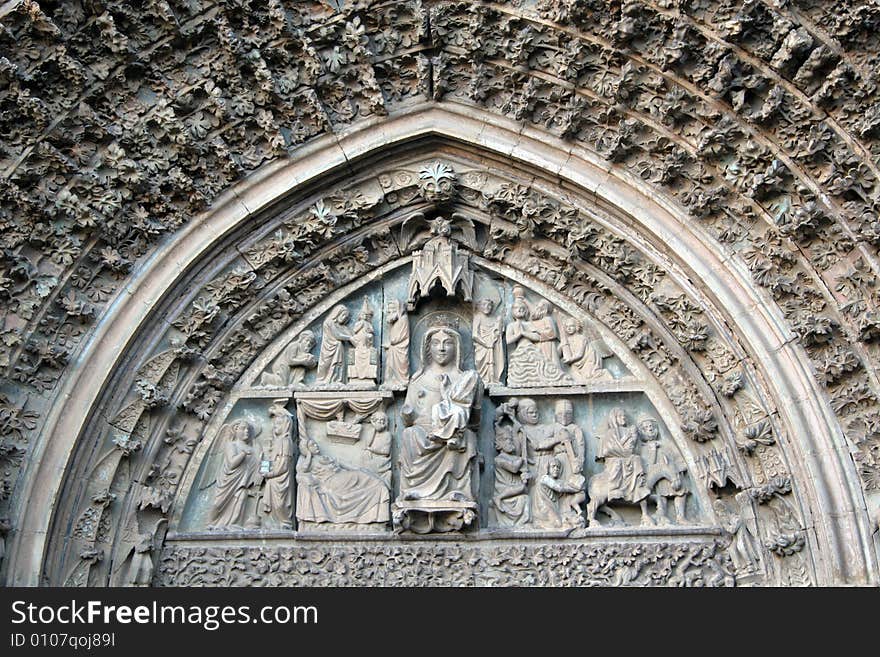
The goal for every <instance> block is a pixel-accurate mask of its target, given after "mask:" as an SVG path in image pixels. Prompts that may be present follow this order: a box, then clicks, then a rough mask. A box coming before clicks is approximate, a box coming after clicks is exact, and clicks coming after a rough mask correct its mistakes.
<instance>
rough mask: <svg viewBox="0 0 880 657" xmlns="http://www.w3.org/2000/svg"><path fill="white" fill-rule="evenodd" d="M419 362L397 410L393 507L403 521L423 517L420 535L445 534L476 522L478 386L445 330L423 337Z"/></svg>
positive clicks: (457, 341) (452, 332)
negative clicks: (401, 426) (397, 494)
mask: <svg viewBox="0 0 880 657" xmlns="http://www.w3.org/2000/svg"><path fill="white" fill-rule="evenodd" d="M421 358H422V362H421V367H420V369H419V370H418V371H417V372H416V373H415V374H414V375H413V378H412V379H411V380H410V383H409V386H408V387H407V393H406V401H405V402H404V405H403V408H402V410H401V416H402V419H403V423H404V426H405V428H404V430H403V435H402V440H401V446H400V497H399V498H398V506H401V507H403V508H404V511H403V512H402V515H403V516H405V515H407V514H408V513H409V512H410V511H413V512H414V514H415V515H421V516H424V517H422V518H420V519H421V520H424V521H425V522H426V524H425V525H424V526H423V527H422V530H423V531H449V530H451V529H456V528H460V526H461V525H462V524H470V522H471V521H472V520H473V519H474V517H475V511H476V497H475V493H474V485H473V483H474V482H473V471H474V464H475V458H476V434H475V431H474V429H475V427H476V426H478V423H479V418H478V409H479V404H480V397H481V393H482V387H481V383H480V379H479V376H478V375H477V373H476V371H474V370H466V369H463V368H462V364H461V361H462V348H461V336H460V334H459V332H458V331H457V330H456V329H454V328H452V327H450V326H445V325H438V326H434V327H432V328H430V329H429V330H428V331H427V332H426V333H425V336H424V339H423V342H422V348H421ZM401 503H402V504H401ZM401 517H402V516H401ZM409 520H412V516H410V518H409ZM438 523H439V524H438ZM403 524H407V523H405V522H404V523H403ZM456 525H457V526H456ZM414 531H416V530H415V529H414Z"/></svg>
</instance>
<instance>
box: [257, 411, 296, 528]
mask: <svg viewBox="0 0 880 657" xmlns="http://www.w3.org/2000/svg"><path fill="white" fill-rule="evenodd" d="M269 416H270V417H271V418H272V438H271V441H270V443H269V450H268V453H267V454H264V455H263V461H262V463H261V467H260V470H261V472H262V474H263V478H264V481H265V486H264V488H263V496H262V498H261V500H260V510H261V511H262V513H263V515H265V516H266V517H267V518H268V519H269V520H270V522H271V523H272V524H275V525H277V526H279V527H282V528H285V529H289V528H290V527H291V526H292V522H293V520H292V519H293V496H292V495H291V493H292V490H291V486H290V484H291V476H290V468H291V462H292V459H293V439H292V437H291V435H292V433H293V419H292V418H291V416H290V413H289V412H288V411H287V409H286V408H285V407H284V400H281V401H276V402H275V403H274V404H272V406H270V407H269Z"/></svg>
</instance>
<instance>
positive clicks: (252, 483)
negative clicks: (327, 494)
mask: <svg viewBox="0 0 880 657" xmlns="http://www.w3.org/2000/svg"><path fill="white" fill-rule="evenodd" d="M285 403H286V400H276V401H275V402H274V403H273V404H272V406H271V407H270V408H269V416H270V418H271V420H272V432H271V437H270V440H269V445H268V449H267V450H266V451H262V450H260V449H259V448H258V446H257V445H256V444H255V440H256V437H257V436H258V435H259V429H258V427H259V426H260V425H259V424H258V423H256V422H254V421H253V420H250V419H244V418H241V419H238V420H234V421H233V422H230V423H229V424H226V425H224V426H223V428H222V429H221V430H220V434H219V436H218V441H219V443H220V449H221V451H222V461H221V465H220V468H219V471H218V473H217V477H216V480H215V481H214V482H213V483H214V484H215V485H216V489H215V491H214V501H213V503H212V505H211V513H210V519H209V523H210V524H209V528H216V529H226V528H252V527H256V526H258V518H266V519H268V521H269V523H277V525H278V526H280V527H283V528H290V527H291V526H292V517H293V513H292V511H293V500H292V499H291V492H292V487H291V485H290V484H291V482H290V466H291V463H292V461H293V443H292V435H293V421H292V418H291V416H290V413H288V411H287V409H286V408H285V406H284V404H285ZM257 491H262V492H261V495H260V500H259V509H260V515H259V516H256V517H255V516H254V514H253V513H251V512H250V510H249V509H248V500H249V499H250V498H251V497H253V496H254V495H255V494H256V492H257Z"/></svg>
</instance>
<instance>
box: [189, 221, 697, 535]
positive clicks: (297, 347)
mask: <svg viewBox="0 0 880 657" xmlns="http://www.w3.org/2000/svg"><path fill="white" fill-rule="evenodd" d="M482 235H483V233H482V229H481V228H480V226H479V225H477V224H475V223H474V222H473V221H471V220H469V219H468V218H466V217H464V216H463V215H460V214H456V213H452V214H450V216H448V217H447V216H444V215H443V214H441V213H440V212H439V211H436V212H434V213H433V214H415V215H413V216H411V217H410V218H409V219H407V220H406V221H404V223H403V225H402V226H401V229H400V234H399V238H400V240H401V244H404V245H407V247H408V248H410V249H411V250H412V255H411V256H410V257H403V258H401V259H400V260H399V261H397V262H393V263H390V264H389V265H386V266H385V267H384V268H383V269H382V270H379V271H376V272H372V273H371V274H370V275H369V276H367V277H365V278H364V281H363V283H362V284H361V285H357V284H355V285H351V286H349V287H348V288H346V290H345V291H344V292H342V291H340V292H337V293H334V294H331V295H329V296H327V298H326V299H323V300H321V301H320V302H319V303H318V304H317V305H316V306H315V308H314V310H313V311H311V312H310V313H309V314H307V315H305V316H304V317H303V318H302V320H301V321H300V322H299V323H298V324H297V325H295V326H293V327H291V328H290V329H289V330H288V331H287V332H286V333H285V334H283V335H281V336H279V337H278V338H277V339H276V340H275V341H274V343H273V344H272V345H271V346H270V347H269V348H267V349H266V351H265V353H264V354H263V355H262V356H261V357H260V358H259V359H258V360H257V361H256V363H255V366H254V367H252V369H251V373H250V374H248V375H246V377H245V380H244V381H243V382H242V384H240V385H239V386H237V387H236V389H235V392H234V397H233V401H232V405H231V408H230V411H229V413H228V415H226V416H225V417H224V418H222V419H220V418H216V419H215V420H214V421H212V423H211V425H209V428H208V430H207V434H208V436H207V437H208V438H209V439H210V440H209V442H210V444H211V447H210V449H209V450H208V452H207V456H206V457H205V458H204V461H203V463H202V467H201V471H200V474H199V476H198V477H197V480H196V483H195V485H193V486H192V488H191V492H190V495H189V501H188V503H187V507H186V511H185V513H184V514H183V518H182V521H181V524H180V528H181V529H182V530H184V531H194V532H238V533H241V532H244V533H247V532H251V531H267V530H268V531H276V532H277V531H281V532H284V531H291V530H295V531H296V532H298V533H312V532H324V533H327V532H330V533H337V534H340V535H348V536H358V535H360V536H364V535H365V534H379V535H386V536H389V537H391V536H393V535H399V536H406V535H407V534H426V533H447V532H471V533H479V532H482V531H486V532H491V533H492V535H498V534H499V533H501V534H505V533H506V534H511V535H513V534H518V533H524V534H529V533H536V532H537V533H548V532H549V533H551V534H557V535H560V536H562V535H566V534H572V533H574V534H577V533H578V532H586V531H589V530H591V529H593V528H597V527H602V526H612V527H613V526H621V525H628V526H651V527H655V526H663V525H670V524H677V525H683V524H695V523H698V522H699V521H701V520H702V519H703V518H704V517H705V514H704V510H703V505H702V504H701V503H699V502H698V500H697V499H696V496H695V493H694V487H693V485H692V481H691V477H690V474H689V467H688V464H687V461H686V459H685V458H684V457H683V455H682V453H681V451H680V450H679V448H678V447H677V445H678V444H679V443H677V441H676V440H675V439H674V437H673V435H672V434H671V433H670V430H669V425H668V423H667V422H666V421H664V420H662V419H661V413H660V412H659V411H658V408H660V406H658V405H657V403H658V402H659V403H660V404H661V406H662V404H663V399H664V398H663V396H662V394H661V393H660V391H658V390H657V387H656V385H655V384H653V383H652V382H651V381H650V380H649V379H648V377H647V375H646V374H645V372H646V369H645V368H643V367H642V366H641V365H639V364H638V361H637V359H636V358H635V357H634V356H633V355H632V354H630V353H628V352H627V351H626V349H625V347H622V346H621V345H619V344H618V345H617V346H616V347H615V348H614V349H612V348H611V345H609V344H608V343H607V342H606V339H605V337H603V333H602V332H601V331H600V329H599V328H598V325H597V324H596V323H595V322H594V321H593V319H591V318H590V317H589V316H588V315H587V314H586V313H584V312H583V311H582V310H581V309H579V308H578V307H577V306H576V305H572V304H570V303H566V302H565V301H564V299H560V298H557V297H556V296H554V294H553V293H552V292H551V291H548V290H546V289H545V288H543V286H541V284H540V283H538V282H537V281H532V280H530V279H528V278H527V277H522V276H521V275H520V276H519V277H518V278H516V279H514V278H511V277H510V276H509V275H508V274H507V272H505V271H504V270H503V269H499V268H497V267H494V268H493V266H491V265H490V264H489V263H488V262H486V261H483V260H481V258H480V257H479V256H478V255H477V253H479V252H480V249H479V241H480V239H482V237H481V236H482ZM667 407H668V404H667ZM667 412H668V411H667Z"/></svg>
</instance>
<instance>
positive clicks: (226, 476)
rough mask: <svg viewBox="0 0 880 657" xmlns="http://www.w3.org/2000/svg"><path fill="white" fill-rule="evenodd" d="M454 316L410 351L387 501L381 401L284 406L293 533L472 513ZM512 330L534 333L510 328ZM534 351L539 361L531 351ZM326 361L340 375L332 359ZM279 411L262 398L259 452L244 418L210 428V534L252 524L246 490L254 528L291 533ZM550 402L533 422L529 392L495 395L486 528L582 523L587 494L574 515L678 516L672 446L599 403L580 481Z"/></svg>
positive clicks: (475, 379) (432, 528)
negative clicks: (319, 436)
mask: <svg viewBox="0 0 880 657" xmlns="http://www.w3.org/2000/svg"><path fill="white" fill-rule="evenodd" d="M483 307H484V308H488V305H485V304H484V305H483ZM398 310H399V308H398ZM540 312H541V313H543V312H544V311H543V310H542V311H540ZM539 314H540V313H539ZM331 315H332V313H331ZM484 315H486V316H488V312H485V313H484ZM340 317H341V316H340ZM478 319H479V318H478ZM545 319H546V316H545V317H544V318H542V319H539V320H535V321H541V322H544V320H545ZM457 321H458V320H457V318H456V317H455V316H454V315H451V314H447V313H434V316H433V317H432V322H431V324H430V326H429V328H428V330H427V331H426V332H425V334H424V337H423V340H422V343H421V345H420V346H421V349H420V354H419V355H420V365H419V367H418V368H417V369H416V371H415V372H414V374H413V375H412V377H411V378H409V380H408V383H407V384H406V396H405V399H404V400H403V404H402V407H401V408H400V411H399V421H400V424H402V426H403V429H402V431H401V432H400V444H399V452H398V469H399V493H398V495H397V497H396V499H395V500H394V502H393V503H392V502H391V496H392V481H391V454H392V444H393V439H392V434H391V431H390V430H389V418H388V415H387V413H386V408H385V403H386V400H387V399H388V398H389V397H390V395H391V393H387V394H386V396H385V397H384V398H383V397H382V395H381V394H379V393H378V392H369V391H361V392H352V393H350V394H348V395H342V396H338V395H337V396H333V395H332V394H331V393H326V392H325V393H323V395H324V396H320V395H321V394H322V393H317V395H318V396H315V393H313V394H312V396H311V397H309V396H308V394H305V396H303V397H298V398H297V399H298V401H297V419H298V424H299V432H298V433H299V456H298V459H297V461H296V484H297V494H296V516H297V519H298V521H299V522H300V524H301V525H302V526H308V527H314V528H332V527H340V526H351V527H376V525H377V524H380V525H386V524H387V523H388V521H389V520H393V522H394V525H395V527H397V528H398V529H401V530H410V531H413V532H419V533H425V532H443V531H455V530H459V529H462V528H464V527H467V526H472V525H473V524H474V520H475V519H476V517H477V513H478V501H477V496H478V491H477V481H478V458H477V456H478V455H477V433H478V431H479V427H480V409H481V406H482V399H483V394H484V392H483V391H484V385H485V382H484V379H483V376H482V374H481V372H479V371H478V370H475V369H466V368H465V366H464V361H463V357H462V356H463V349H462V339H461V333H460V331H459V330H458V327H457ZM530 321H531V320H530ZM475 325H479V321H475ZM357 330H358V328H357V327H356V328H355V332H356V331H357ZM361 330H365V329H361ZM517 330H518V331H532V330H536V331H537V330H538V329H535V328H534V327H531V328H529V327H526V328H523V327H522V326H520V327H519V328H518V329H517ZM548 335H549V333H548ZM475 342H476V341H475ZM540 342H541V341H540V340H536V343H537V344H540ZM545 342H546V341H545ZM362 344H366V345H369V344H370V341H369V340H367V341H365V342H363V343H362ZM337 347H338V344H337ZM534 349H535V351H536V352H541V353H542V354H544V355H546V353H545V351H544V350H543V349H542V347H540V346H537V347H534ZM323 353H324V349H323V348H322V355H323ZM337 353H339V352H337ZM334 359H335V361H337V365H336V366H338V367H341V363H342V362H343V360H342V359H341V358H340V357H336V356H334ZM355 362H357V361H356V359H355ZM363 362H366V360H365V361H363ZM480 362H482V363H484V364H485V363H487V362H488V363H490V364H492V363H493V362H494V361H492V357H489V356H486V357H485V358H482V359H480V358H478V359H477V363H480ZM530 362H532V363H534V362H537V361H534V360H532V361H530ZM544 362H545V363H550V362H552V361H550V360H549V359H547V360H545V361H544ZM333 367H335V366H333ZM331 370H332V367H331ZM550 399H553V398H552V397H551V398H550ZM285 403H286V400H276V401H275V402H274V403H273V404H272V406H271V407H270V409H269V415H270V417H271V425H272V431H271V434H272V435H271V437H270V440H269V444H268V447H267V448H265V449H264V450H262V452H261V455H259V456H258V451H260V450H258V449H257V448H256V446H255V445H254V437H255V433H256V431H255V427H254V424H253V423H252V422H249V421H248V420H244V419H239V420H235V421H233V422H231V423H229V424H227V425H225V426H224V427H223V429H222V430H221V436H220V438H221V445H222V451H223V460H222V464H221V467H220V469H219V474H218V475H217V478H216V491H215V496H214V502H213V505H212V508H211V519H210V526H211V527H215V528H219V527H248V526H255V524H256V522H255V520H254V519H253V518H251V521H250V523H249V521H248V511H247V508H248V505H247V500H248V498H249V496H250V497H256V496H257V495H258V494H259V517H261V518H263V519H264V521H263V525H264V526H267V525H268V526H274V527H282V528H289V527H290V526H291V524H292V523H291V519H292V515H293V514H292V494H291V493H292V485H291V476H290V469H291V464H292V463H293V442H292V434H293V426H292V418H291V415H290V414H289V413H288V411H287V410H286V408H285ZM554 404H555V406H554V411H555V418H554V420H555V421H554V422H553V423H547V424H545V423H542V422H541V421H540V412H539V408H538V403H537V402H536V401H535V399H533V398H528V397H519V398H508V399H507V400H506V401H504V402H503V403H500V404H499V406H498V407H497V410H496V417H495V422H494V430H495V444H496V449H497V452H498V454H497V456H495V461H494V463H495V481H494V491H493V495H492V499H491V503H490V518H489V520H490V524H492V525H494V526H500V527H511V528H521V527H522V528H539V529H570V528H575V527H583V526H584V524H585V516H584V512H583V504H584V503H585V501H586V500H587V498H588V496H589V504H588V506H587V509H586V511H587V513H586V516H587V517H588V518H589V519H590V520H591V521H592V522H595V521H596V519H597V513H598V512H599V509H600V508H601V509H603V510H604V511H605V512H606V513H607V514H608V515H609V516H611V517H612V519H615V520H618V521H620V520H622V519H621V518H620V516H619V515H618V514H617V513H616V512H615V511H614V510H613V509H612V508H611V507H609V506H608V505H609V504H611V503H620V504H632V505H639V506H640V508H641V512H642V522H643V523H651V524H653V523H654V522H659V523H665V522H669V521H670V518H669V517H668V515H667V506H668V502H669V501H670V500H672V501H673V508H674V512H675V521H677V522H682V521H684V520H685V519H686V516H685V507H686V496H687V494H688V492H687V487H686V485H685V481H684V475H685V472H686V469H685V467H684V465H683V464H682V463H681V461H680V459H679V458H678V456H677V452H674V451H672V450H670V449H669V448H667V447H666V446H665V444H661V439H660V431H659V425H658V423H657V421H656V420H655V419H654V418H651V417H648V416H645V417H642V418H641V419H640V420H639V422H638V424H637V426H631V425H630V423H629V419H628V418H627V416H626V413H625V412H624V411H623V409H621V408H613V409H612V410H611V411H610V413H609V415H608V418H607V426H606V429H605V431H604V432H602V433H601V435H599V436H598V437H597V445H598V450H597V453H596V459H597V460H599V461H603V462H604V469H603V470H601V471H600V472H598V473H597V474H595V475H594V476H592V477H591V479H590V481H589V485H587V481H586V477H585V476H584V472H585V470H584V461H585V455H586V444H585V436H584V432H583V430H582V429H581V427H580V426H578V424H577V423H576V422H575V417H574V404H573V402H572V400H571V399H570V398H566V397H563V398H559V397H556V400H555V402H554ZM346 410H348V411H350V412H354V413H355V416H356V419H355V420H346V419H345V413H346ZM367 418H368V422H366V423H364V422H363V420H366V419H367ZM316 421H319V422H322V423H323V424H324V427H325V428H324V433H325V439H326V440H328V441H329V440H335V441H336V442H348V443H350V444H354V443H357V444H358V445H359V446H360V447H359V448H360V449H361V458H360V462H359V463H356V464H355V463H343V462H341V460H340V459H338V458H334V457H333V456H331V455H329V454H327V453H325V451H324V450H322V447H321V446H320V445H319V442H318V441H317V440H316V439H315V436H312V435H310V432H309V431H306V426H307V424H308V423H310V422H312V423H313V422H316ZM651 498H653V499H654V501H655V504H656V512H655V515H654V516H653V517H652V516H651V515H650V514H649V508H648V502H649V499H651Z"/></svg>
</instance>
